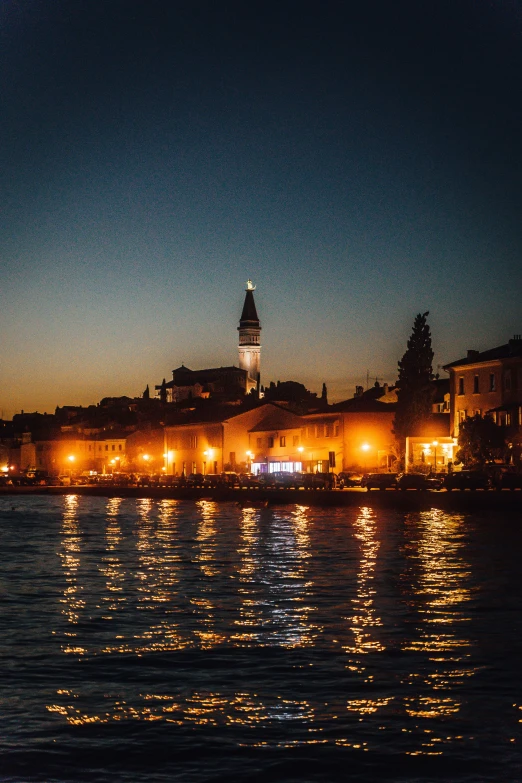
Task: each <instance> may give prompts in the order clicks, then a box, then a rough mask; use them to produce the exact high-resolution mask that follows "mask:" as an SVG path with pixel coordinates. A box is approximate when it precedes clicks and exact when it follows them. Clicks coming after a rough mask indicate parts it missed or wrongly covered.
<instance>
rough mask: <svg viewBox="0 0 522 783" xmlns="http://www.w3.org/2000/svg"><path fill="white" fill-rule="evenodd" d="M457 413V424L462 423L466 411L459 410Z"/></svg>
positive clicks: (464, 419)
mask: <svg viewBox="0 0 522 783" xmlns="http://www.w3.org/2000/svg"><path fill="white" fill-rule="evenodd" d="M458 414H459V424H462V422H463V421H466V411H465V410H460V411H459V412H458Z"/></svg>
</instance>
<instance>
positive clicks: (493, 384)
mask: <svg viewBox="0 0 522 783" xmlns="http://www.w3.org/2000/svg"><path fill="white" fill-rule="evenodd" d="M489 390H490V391H496V390H497V382H496V380H495V373H494V372H490V374H489Z"/></svg>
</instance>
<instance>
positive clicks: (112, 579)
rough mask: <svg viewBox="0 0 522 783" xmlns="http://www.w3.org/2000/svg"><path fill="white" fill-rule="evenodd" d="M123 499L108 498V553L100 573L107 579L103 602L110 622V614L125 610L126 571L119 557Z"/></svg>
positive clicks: (121, 536) (106, 617)
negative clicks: (120, 518) (120, 519)
mask: <svg viewBox="0 0 522 783" xmlns="http://www.w3.org/2000/svg"><path fill="white" fill-rule="evenodd" d="M121 502H122V501H121V498H108V500H107V510H106V520H107V528H106V531H105V541H106V553H105V554H104V555H102V558H101V565H100V567H99V568H100V573H101V574H102V575H103V576H104V577H105V586H106V588H107V592H108V595H103V596H102V602H103V603H104V604H105V607H104V609H105V611H107V612H109V614H108V615H104V619H106V620H110V619H111V615H110V612H117V611H118V610H120V609H122V608H123V604H125V602H126V600H127V599H126V597H125V594H124V592H123V588H124V582H125V569H124V568H123V566H122V563H121V560H120V558H119V556H118V550H119V548H120V547H121V545H122V542H123V535H122V530H121V527H120V524H119V519H118V517H119V513H120V505H121Z"/></svg>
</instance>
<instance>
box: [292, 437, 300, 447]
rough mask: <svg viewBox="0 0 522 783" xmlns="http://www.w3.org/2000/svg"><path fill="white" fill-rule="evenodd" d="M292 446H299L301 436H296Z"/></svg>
mask: <svg viewBox="0 0 522 783" xmlns="http://www.w3.org/2000/svg"><path fill="white" fill-rule="evenodd" d="M292 445H293V446H299V435H294V437H293V438H292Z"/></svg>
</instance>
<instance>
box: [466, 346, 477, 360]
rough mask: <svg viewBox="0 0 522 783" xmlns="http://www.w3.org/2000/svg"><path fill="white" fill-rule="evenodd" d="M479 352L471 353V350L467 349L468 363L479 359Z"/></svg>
mask: <svg viewBox="0 0 522 783" xmlns="http://www.w3.org/2000/svg"><path fill="white" fill-rule="evenodd" d="M479 353H480V351H473V350H472V349H471V348H470V349H468V362H474V361H476V360H477V359H478V358H479Z"/></svg>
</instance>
